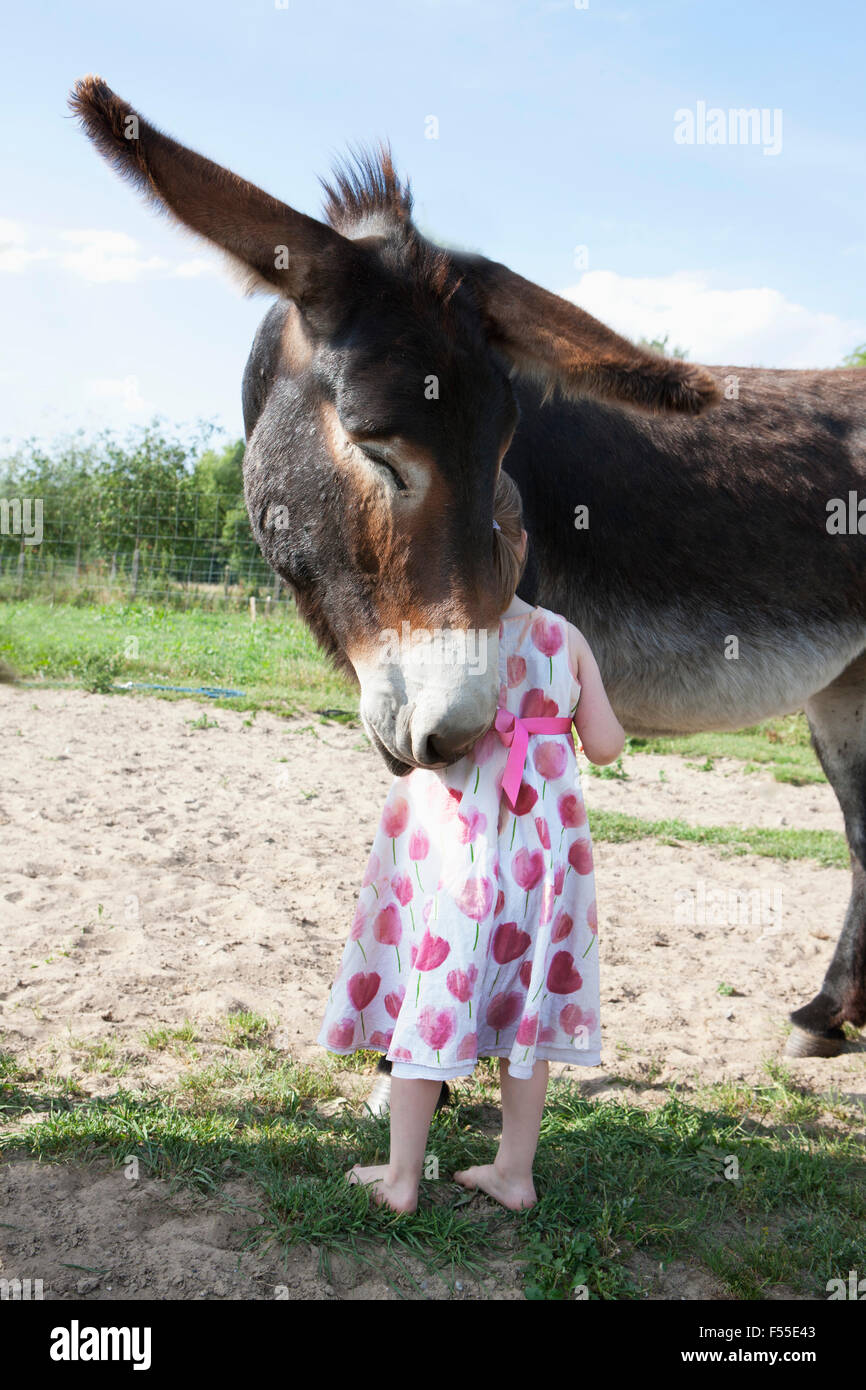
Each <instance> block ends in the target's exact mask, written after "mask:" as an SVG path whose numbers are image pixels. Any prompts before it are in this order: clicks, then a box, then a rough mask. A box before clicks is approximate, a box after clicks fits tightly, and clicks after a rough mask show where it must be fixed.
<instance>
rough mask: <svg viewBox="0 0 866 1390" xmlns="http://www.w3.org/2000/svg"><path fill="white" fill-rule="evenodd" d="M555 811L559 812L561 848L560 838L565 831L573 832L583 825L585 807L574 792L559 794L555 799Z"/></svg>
mask: <svg viewBox="0 0 866 1390" xmlns="http://www.w3.org/2000/svg"><path fill="white" fill-rule="evenodd" d="M556 809H557V810H558V812H559V823H560V825H561V826H562V829H561V830H560V832H559V845H560V849H561V848H562V837H563V835H564V834H565V832H566V830H574V829H577V828H578V827H579V826H581V825H583V824H584V822H585V821H586V807H585V806H584V804H583V800H582V798H581V797H579V796H578V795H577V794H576V793H575V792H561V793H560V795H559V796H558V797H557V798H556Z"/></svg>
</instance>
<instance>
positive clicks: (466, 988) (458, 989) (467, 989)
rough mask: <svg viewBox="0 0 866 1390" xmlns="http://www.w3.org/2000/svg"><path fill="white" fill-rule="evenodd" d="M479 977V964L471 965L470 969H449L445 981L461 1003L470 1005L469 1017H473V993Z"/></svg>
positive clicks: (450, 991)
mask: <svg viewBox="0 0 866 1390" xmlns="http://www.w3.org/2000/svg"><path fill="white" fill-rule="evenodd" d="M477 979H478V968H477V966H474V965H470V966H469V968H468V970H449V972H448V975H447V976H446V979H445V983H446V985H447V986H448V990H449V993H451V994H453V995H454V998H455V999H457V1000H459V1001H460V1003H461V1004H468V1005H469V1017H470V1018H471V1017H472V995H473V993H474V991H475V981H476V980H477Z"/></svg>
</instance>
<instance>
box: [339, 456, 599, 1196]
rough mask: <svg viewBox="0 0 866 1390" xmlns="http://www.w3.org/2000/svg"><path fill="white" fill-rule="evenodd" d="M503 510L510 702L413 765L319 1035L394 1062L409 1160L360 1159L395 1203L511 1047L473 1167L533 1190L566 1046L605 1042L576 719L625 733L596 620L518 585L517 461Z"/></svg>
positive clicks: (592, 730)
mask: <svg viewBox="0 0 866 1390" xmlns="http://www.w3.org/2000/svg"><path fill="white" fill-rule="evenodd" d="M494 513H495V517H496V520H495V521H494V523H493V525H494V531H493V544H494V548H495V561H496V567H497V574H498V578H499V582H500V584H501V594H500V598H501V603H502V607H503V608H504V612H503V613H502V616H501V620H500V624H499V674H500V691H499V709H498V711H497V715H496V720H495V722H494V724H493V725H492V726H491V728H490V729H489V730H488V731H487V733H485V734H484V735H483V736H482V737H481V738H480V739H479V740H478V742H477V743H476V744H475V745H474V747H473V748H472V749H471V751H470V752H469V753H467V754H466V755H465V756H464V757H463V758H461V759H460V761H459V762H456V763H453V764H452V765H451V766H450V767H448V768H440V769H435V770H431V769H425V768H416V769H415V770H414V771H413V772H411V773H410V774H409V775H408V776H407V777H395V779H394V782H393V783H392V785H391V788H390V790H389V792H388V796H387V799H386V802H385V808H384V811H383V813H382V818H381V821H380V824H379V828H378V830H377V832H376V836H375V839H374V842H373V848H372V852H371V854H370V858H369V861H368V864H367V871H366V873H365V875H364V880H363V886H362V889H361V893H360V897H359V900H358V907H357V910H356V913H355V919H354V922H353V924H352V928H351V931H350V933H349V939H348V941H347V943H346V947H345V950H344V952H343V958H342V962H341V965H340V969H339V971H338V973H337V977H336V979H335V980H334V983H333V985H332V987H331V991H330V999H329V1003H328V1007H327V1009H326V1012H325V1018H324V1021H323V1023H322V1027H321V1030H320V1033H319V1037H318V1042H319V1043H320V1044H321V1045H322V1046H323V1047H326V1048H328V1049H329V1050H330V1051H331V1052H337V1053H341V1054H343V1055H346V1054H348V1053H351V1052H354V1051H356V1050H357V1049H358V1048H368V1049H371V1050H374V1051H378V1052H382V1053H383V1054H385V1055H386V1056H387V1057H388V1058H389V1060H390V1061H391V1063H392V1067H391V1108H390V1115H391V1152H390V1162H389V1163H388V1164H385V1165H382V1166H379V1167H361V1166H360V1165H358V1164H356V1165H355V1166H354V1167H353V1168H352V1169H350V1170H349V1172H348V1173H347V1174H346V1176H347V1178H348V1179H349V1181H350V1182H364V1183H370V1184H372V1185H373V1191H374V1193H375V1196H376V1199H377V1200H378V1201H381V1202H384V1203H385V1204H387V1205H388V1206H389V1207H392V1208H393V1209H394V1210H395V1211H404V1212H405V1211H414V1210H415V1208H416V1206H417V1202H418V1185H419V1182H420V1179H421V1173H422V1170H423V1165H424V1156H425V1149H426V1144H427V1134H428V1130H429V1127H430V1121H431V1119H432V1116H433V1112H434V1109H435V1107H436V1102H437V1099H438V1097H439V1094H440V1091H441V1088H442V1082H443V1081H445V1080H450V1079H451V1078H452V1077H455V1076H466V1075H469V1074H470V1073H471V1072H472V1071H473V1070H474V1068H475V1064H476V1061H477V1059H478V1058H479V1057H499V1058H500V1063H499V1067H500V1083H501V1089H502V1137H501V1139H500V1142H499V1150H498V1152H497V1155H496V1158H495V1160H494V1162H493V1163H492V1164H487V1165H484V1166H481V1167H476V1168H467V1169H465V1170H464V1171H462V1172H457V1173H455V1174H454V1178H455V1180H456V1181H457V1182H458V1183H460V1184H462V1186H464V1187H467V1188H481V1189H483V1191H485V1192H486V1193H488V1194H489V1195H490V1196H491V1197H494V1198H495V1199H496V1200H497V1201H499V1202H501V1203H502V1204H503V1205H504V1206H506V1207H511V1208H514V1209H520V1208H522V1207H529V1206H532V1205H533V1203H534V1202H535V1200H536V1195H535V1187H534V1184H533V1178H532V1164H533V1159H534V1157H535V1150H536V1146H537V1143H538V1134H539V1128H540V1124H541V1114H542V1110H543V1107H544V1098H545V1093H546V1090H547V1079H548V1062H549V1060H555V1061H558V1062H571V1063H574V1064H576V1065H578V1066H597V1065H598V1063H599V1060H600V1053H599V1048H600V1031H599V986H598V942H597V931H598V928H597V919H596V904H595V884H594V875H593V867H592V846H591V842H590V835H589V827H588V825H587V819H586V810H585V808H584V803H583V796H582V793H581V788H580V779H579V775H578V769H577V763H576V760H575V756H574V744H573V742H572V735H571V732H570V730H571V724H572V720H573V722H574V725H575V726H576V728H577V732H578V734H579V736H580V739H581V742H582V745H583V750H584V751H585V753H586V755H587V756H588V757H589V758H590V759H591V761H592V762H594V763H610V762H613V760H614V759H615V758H616V757H618V756H619V754H620V752H621V751H622V747H623V743H624V734H623V730H622V728H621V726H620V724H619V721H618V720H617V718H616V716H615V715H614V713H613V710H612V709H611V707H610V704H609V703H608V699H607V696H606V695H605V692H604V687H603V685H602V682H601V677H600V675H599V670H598V666H597V665H596V662H595V659H594V657H593V655H592V652H591V651H590V649H589V646H588V644H587V642H586V639H585V638H584V637H583V636H582V635H581V633H579V632H578V631H577V629H576V628H574V627H572V626H571V624H570V623H567V622H566V620H565V619H564V618H562V617H560V616H559V615H558V614H556V613H553V612H551V611H550V610H549V609H546V608H539V607H536V608H532V607H530V605H529V604H527V603H524V602H523V600H522V599H520V598H518V597H517V595H516V593H515V590H516V588H517V584H518V582H519V580H520V576H521V575H522V573H523V568H524V565H525V563H526V532H525V530H523V527H522V513H521V505H520V495H519V493H518V491H517V488H516V486H515V484H514V483H513V481H512V480H511V479H510V478H509V476H508V475H507V474H506V473H504V472H502V470H500V474H499V481H498V483H497V489H496V496H495V501H494ZM506 605H507V606H506ZM515 716H516V717H517V719H516V720H515ZM521 721H526V724H525V725H523V727H521ZM524 728H525V729H526V735H525V736H524V733H523V729H524ZM524 758H525V760H524Z"/></svg>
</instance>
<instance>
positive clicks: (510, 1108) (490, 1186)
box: [454, 1057, 549, 1211]
mask: <svg viewBox="0 0 866 1390" xmlns="http://www.w3.org/2000/svg"><path fill="white" fill-rule="evenodd" d="M548 1072H549V1067H548V1064H547V1062H536V1063H535V1067H534V1068H533V1072H532V1076H531V1077H530V1078H529V1079H528V1080H525V1081H521V1080H518V1078H517V1077H515V1076H510V1075H509V1073H508V1061H507V1059H506V1058H505V1057H503V1058H501V1059H500V1063H499V1081H500V1086H501V1089H502V1137H501V1138H500V1140H499V1149H498V1151H497V1154H496V1157H495V1159H494V1160H493V1162H492V1163H487V1164H483V1165H481V1166H479V1167H477V1168H464V1169H462V1171H461V1172H459V1173H455V1174H454V1180H455V1182H459V1183H460V1184H461V1186H463V1187H480V1188H481V1189H482V1190H483V1191H484V1192H486V1193H487V1194H488V1196H490V1197H495V1198H496V1201H497V1202H501V1203H502V1205H503V1206H505V1207H510V1208H511V1209H512V1210H514V1211H520V1210H521V1209H522V1208H523V1207H531V1206H534V1204H535V1202H536V1200H537V1198H536V1195H535V1183H534V1182H533V1181H532V1162H533V1159H534V1158H535V1150H536V1148H537V1147H538V1132H539V1130H540V1129H541V1116H542V1113H543V1111H544V1098H545V1095H546V1094H547V1077H548Z"/></svg>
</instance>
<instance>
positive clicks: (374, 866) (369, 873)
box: [361, 854, 380, 898]
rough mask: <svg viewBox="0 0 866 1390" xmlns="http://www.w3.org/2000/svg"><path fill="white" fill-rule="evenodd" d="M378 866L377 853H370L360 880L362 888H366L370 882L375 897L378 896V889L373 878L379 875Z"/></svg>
mask: <svg viewBox="0 0 866 1390" xmlns="http://www.w3.org/2000/svg"><path fill="white" fill-rule="evenodd" d="M379 868H380V866H379V856H378V854H371V855H370V858H369V860H368V862H367V868H366V870H365V871H364V877H363V879H362V880H361V887H362V888H366V887H368V885H370V884H372V886H373V892H374V893H375V894H376V897H377V898H378V896H379V890H378V889H377V887H376V883H375V880H376V879H377V878H378V877H379Z"/></svg>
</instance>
